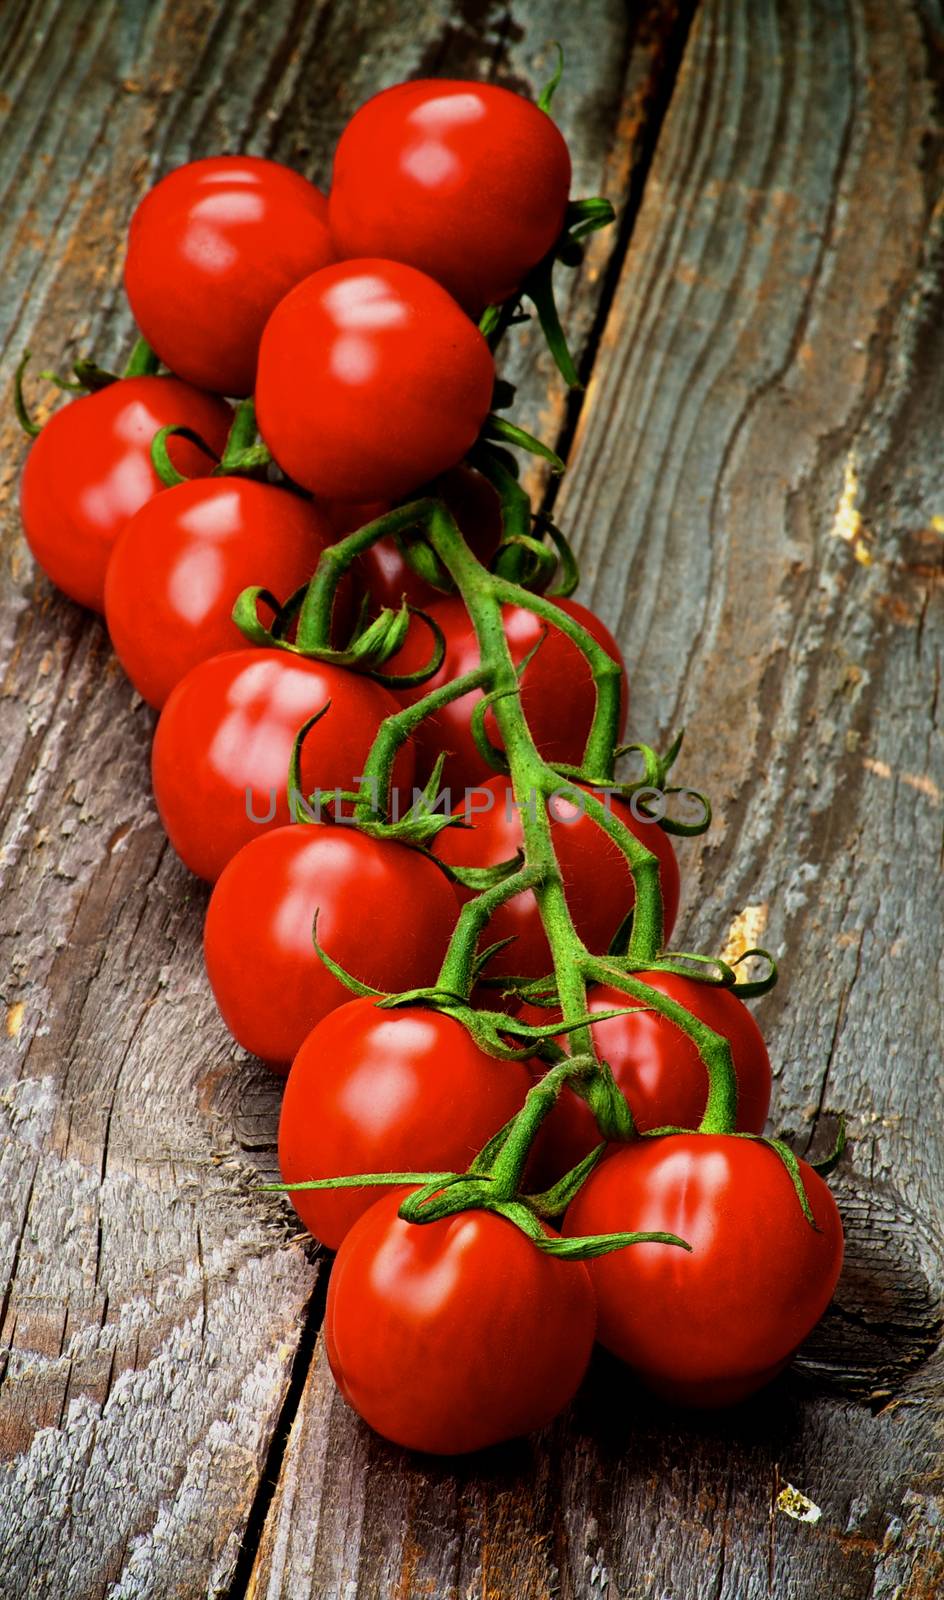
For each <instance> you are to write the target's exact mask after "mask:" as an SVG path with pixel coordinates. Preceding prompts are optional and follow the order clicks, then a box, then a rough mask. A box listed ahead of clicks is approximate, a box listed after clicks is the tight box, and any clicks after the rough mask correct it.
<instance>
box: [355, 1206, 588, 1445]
mask: <svg viewBox="0 0 944 1600" xmlns="http://www.w3.org/2000/svg"><path fill="white" fill-rule="evenodd" d="M402 1199H403V1191H402V1190H398V1191H396V1192H394V1193H393V1194H389V1195H386V1196H384V1198H383V1199H382V1200H378V1201H377V1202H376V1204H375V1205H372V1206H371V1208H370V1210H369V1211H365V1213H364V1215H363V1216H362V1217H361V1218H360V1220H359V1221H358V1222H356V1223H355V1224H354V1226H353V1228H352V1229H351V1231H350V1233H349V1234H348V1235H347V1237H346V1238H345V1240H344V1242H343V1243H342V1245H341V1248H340V1250H339V1251H338V1255H337V1259H336V1261H335V1263H334V1267H333V1269H332V1272H331V1279H330V1282H329V1284H328V1303H327V1307H326V1310H325V1322H324V1334H325V1349H326V1351H327V1355H328V1360H329V1362H330V1364H331V1371H332V1372H333V1373H334V1376H335V1379H336V1380H337V1384H338V1388H339V1389H340V1391H341V1393H342V1395H343V1396H344V1398H345V1400H346V1401H347V1402H348V1405H350V1406H353V1407H354V1409H355V1411H357V1412H358V1413H359V1414H360V1416H362V1417H363V1419H364V1421H365V1422H368V1423H369V1424H370V1426H371V1427H372V1428H375V1429H376V1431H377V1432H378V1433H380V1434H383V1436H384V1438H385V1439H392V1440H393V1442H394V1443H395V1444H400V1445H405V1446H406V1447H407V1448H408V1449H411V1450H426V1451H429V1452H431V1453H432V1454H434V1455H460V1454H463V1453H464V1452H466V1451H469V1450H481V1449H482V1448H483V1447H484V1446H486V1445H491V1444H498V1443H499V1442H500V1441H502V1440H504V1439H513V1438H516V1437H517V1436H518V1435H519V1434H522V1433H531V1432H532V1431H533V1430H534V1429H535V1428H541V1427H543V1426H544V1425H545V1423H547V1422H550V1421H551V1419H552V1418H553V1417H555V1416H556V1415H557V1413H558V1412H559V1411H561V1410H562V1409H563V1407H564V1406H566V1405H567V1404H568V1402H569V1401H570V1400H571V1399H572V1398H573V1396H574V1394H575V1393H576V1391H577V1388H578V1387H579V1384H580V1380H581V1378H582V1377H583V1374H584V1372H585V1370H586V1366H587V1362H588V1360H589V1357H590V1350H591V1348H592V1345H593V1332H594V1322H595V1314H594V1304H593V1292H592V1290H591V1287H590V1279H589V1276H588V1273H587V1269H586V1267H585V1266H584V1264H583V1262H580V1261H561V1260H557V1259H555V1258H554V1257H553V1256H547V1255H544V1254H543V1253H542V1252H541V1251H540V1250H539V1249H538V1247H537V1246H536V1245H535V1244H534V1243H533V1241H532V1240H530V1239H528V1238H526V1236H525V1235H524V1234H523V1233H521V1232H520V1231H519V1229H518V1228H516V1227H515V1225H514V1223H512V1222H508V1221H507V1220H506V1219H505V1218H504V1217H502V1216H499V1215H497V1214H496V1213H494V1212H488V1211H466V1212H463V1213H461V1214H460V1215H459V1216H455V1217H447V1218H444V1219H442V1220H440V1221H438V1222H429V1223H415V1222H402V1221H401V1220H400V1218H399V1217H398V1216H397V1209H398V1207H399V1205H400V1203H401V1201H402ZM547 1231H548V1233H550V1229H548V1230H547Z"/></svg>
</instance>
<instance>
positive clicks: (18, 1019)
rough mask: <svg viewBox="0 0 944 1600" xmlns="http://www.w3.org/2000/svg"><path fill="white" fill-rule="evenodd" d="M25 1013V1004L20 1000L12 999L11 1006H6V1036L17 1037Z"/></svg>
mask: <svg viewBox="0 0 944 1600" xmlns="http://www.w3.org/2000/svg"><path fill="white" fill-rule="evenodd" d="M25 1015H26V1006H25V1004H24V1003H23V1001H22V1000H16V1001H14V1003H13V1005H12V1006H7V1036H8V1037H9V1038H10V1039H18V1038H19V1036H20V1029H21V1028H22V1026H23V1018H24V1016H25Z"/></svg>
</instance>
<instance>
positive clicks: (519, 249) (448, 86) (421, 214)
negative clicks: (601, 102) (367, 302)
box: [330, 79, 570, 316]
mask: <svg viewBox="0 0 944 1600" xmlns="http://www.w3.org/2000/svg"><path fill="white" fill-rule="evenodd" d="M569 189H570V156H569V154H568V150H567V146H566V144H565V143H564V140H563V138H562V136H561V134H560V132H559V131H558V129H557V127H556V126H555V124H554V123H553V122H552V120H551V118H550V117H549V116H548V115H547V114H546V112H544V111H541V110H539V109H538V107H537V106H535V105H533V104H532V103H531V101H530V100H525V99H523V98H522V97H521V96H520V95H517V94H512V93H511V92H510V91H509V90H507V89H498V88H496V87H495V86H494V85H493V84H486V83H461V82H451V81H449V80H447V79H425V80H424V79H420V80H419V81H417V82H414V83H400V84H397V85H396V86H395V87H394V88H392V89H385V90H384V91H383V93H382V94H378V95H375V96H374V98H373V99H372V100H368V101H367V104H366V105H364V106H362V107H361V108H360V110H359V111H358V112H356V113H355V115H354V116H353V117H352V118H351V120H350V122H349V123H348V125H347V127H346V128H345V130H344V132H343V133H342V135H341V138H340V141H339V143H338V148H337V151H336V152H335V158H334V175H333V178H332V186H331V201H330V212H331V231H332V234H333V235H334V239H335V242H336V244H337V246H338V250H339V252H340V253H341V254H342V255H345V256H386V257H388V258H389V259H390V260H392V261H408V262H410V263H411V264H412V265H413V266H414V267H420V268H421V269H422V270H423V271H424V272H428V273H429V274H430V276H431V277H433V278H436V279H437V280H438V281H439V282H440V283H443V284H445V286H446V288H447V289H448V290H449V291H450V293H451V294H454V295H455V297H456V299H457V300H458V301H459V302H460V303H461V304H462V305H464V306H466V307H467V308H468V309H469V311H471V312H473V313H474V314H475V315H476V316H477V315H478V314H479V313H480V312H481V311H483V310H484V308H485V306H487V305H489V304H491V303H493V302H495V301H498V300H506V299H507V298H508V296H509V295H510V294H512V293H513V292H514V290H515V289H517V288H518V286H519V284H520V283H521V280H522V278H524V276H525V274H526V273H527V272H528V271H529V269H530V268H531V267H533V266H535V265H536V264H537V262H538V261H540V260H541V258H542V256H544V255H546V254H547V252H548V250H550V248H551V246H552V245H553V244H554V242H555V240H556V239H557V237H558V235H559V234H560V231H561V228H562V227H563V223H564V212H565V210H566V207H567V196H568V192H569Z"/></svg>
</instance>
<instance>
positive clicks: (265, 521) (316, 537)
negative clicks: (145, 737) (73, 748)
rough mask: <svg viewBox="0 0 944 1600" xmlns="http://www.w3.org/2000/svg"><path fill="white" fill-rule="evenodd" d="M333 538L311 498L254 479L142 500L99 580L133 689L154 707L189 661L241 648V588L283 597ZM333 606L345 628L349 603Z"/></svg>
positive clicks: (182, 488)
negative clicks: (236, 618) (236, 608)
mask: <svg viewBox="0 0 944 1600" xmlns="http://www.w3.org/2000/svg"><path fill="white" fill-rule="evenodd" d="M332 539H333V532H332V529H331V528H330V526H329V524H328V523H327V521H326V520H325V518H324V517H323V516H322V515H321V513H320V512H319V511H318V510H317V509H316V508H315V507H314V506H313V505H312V504H311V502H310V501H307V500H302V499H301V498H300V497H299V496H298V495H295V494H290V493H289V492H288V491H287V490H285V489H277V488H275V487H274V486H273V485H271V484H267V483H256V482H254V481H253V480H252V479H250V478H235V477H234V478H204V479H202V480H199V481H197V482H194V483H181V484H178V485H177V486H176V488H173V489H168V490H167V492H166V493H165V494H162V495H158V496H156V497H155V498H154V499H153V500H150V501H148V503H147V504H146V505H144V506H142V508H141V510H140V511H139V512H138V513H137V515H136V516H134V517H132V519H131V521H130V522H129V523H128V526H127V527H126V528H125V530H124V532H123V533H122V534H121V536H120V538H119V539H118V540H117V542H116V544H115V548H114V550H113V551H112V556H111V560H110V562H109V564H108V574H107V577H106V581H105V619H106V621H107V623H108V631H109V633H110V634H111V639H112V643H113V645H114V647H115V650H116V652H117V655H118V659H119V661H120V662H121V665H122V666H123V667H124V669H125V671H126V673H127V674H128V677H129V678H130V679H131V682H132V683H133V684H134V686H135V688H136V689H137V691H138V693H139V694H141V695H143V696H144V698H145V700H147V701H149V702H150V704H151V705H152V706H157V707H160V706H162V705H163V704H164V701H165V700H166V699H167V696H168V695H169V694H170V691H171V689H173V687H174V685H175V684H176V683H179V682H180V679H181V678H182V677H184V676H185V674H186V673H187V672H189V671H190V668H191V667H195V666H196V665H197V664H198V662H200V661H206V660H208V658H209V657H210V656H214V655H218V654H219V653H220V652H221V651H223V650H234V649H236V648H237V647H238V646H240V645H244V644H245V640H244V638H243V635H242V634H241V633H240V631H239V629H238V628H237V626H236V624H235V623H234V622H233V620H232V611H233V605H234V603H235V601H236V599H237V597H238V596H239V594H240V593H241V592H242V590H243V589H245V588H247V587H248V586H249V585H250V584H259V585H264V586H265V588H266V589H268V590H269V591H270V593H272V594H274V595H275V597H276V598H277V599H279V600H287V599H288V597H289V595H290V594H292V593H293V592H294V591H295V590H296V589H298V588H300V586H301V585H302V584H303V583H305V582H306V581H307V579H308V578H310V577H311V574H312V573H313V572H314V570H315V567H316V566H317V565H318V560H319V558H320V556H321V555H322V553H323V552H324V550H325V549H326V548H327V546H328V545H329V544H330V543H331V542H332ZM341 598H342V600H343V597H341ZM338 610H339V613H340V615H339V616H338V621H339V623H341V624H342V626H343V625H344V624H346V623H347V622H348V621H349V620H350V607H349V605H347V604H346V603H342V604H341V605H339V608H338Z"/></svg>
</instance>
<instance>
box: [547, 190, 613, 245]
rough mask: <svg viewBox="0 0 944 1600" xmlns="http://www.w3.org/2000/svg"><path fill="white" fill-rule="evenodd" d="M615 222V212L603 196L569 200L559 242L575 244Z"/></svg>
mask: <svg viewBox="0 0 944 1600" xmlns="http://www.w3.org/2000/svg"><path fill="white" fill-rule="evenodd" d="M615 221H616V212H615V210H614V209H613V206H612V203H611V202H610V201H609V200H607V199H605V198H604V196H603V195H600V194H596V195H590V196H588V197H587V198H586V199H584V200H571V201H570V202H569V204H568V206H567V211H566V213H565V215H564V230H563V233H562V234H561V241H562V242H563V241H569V242H574V243H576V241H577V240H579V239H585V238H586V237H587V235H588V234H590V233H597V232H598V231H599V229H600V228H608V227H609V226H610V224H611V223H612V222H615ZM558 248H560V246H558Z"/></svg>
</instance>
